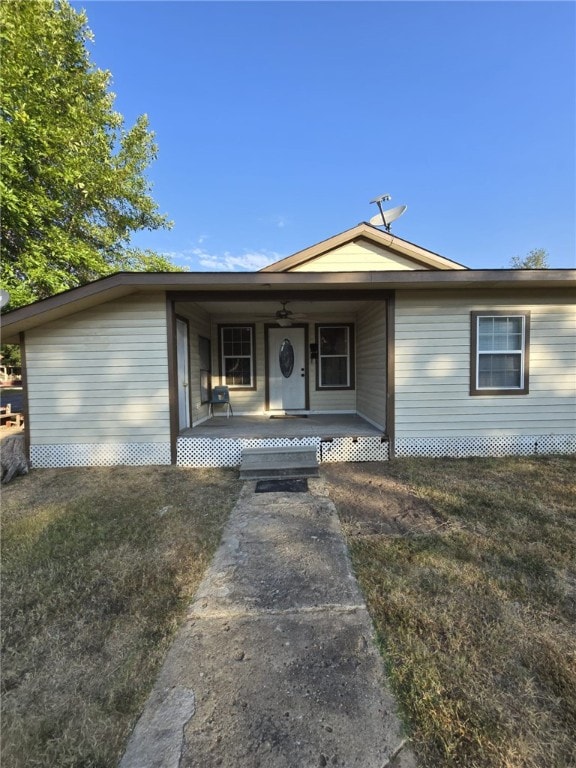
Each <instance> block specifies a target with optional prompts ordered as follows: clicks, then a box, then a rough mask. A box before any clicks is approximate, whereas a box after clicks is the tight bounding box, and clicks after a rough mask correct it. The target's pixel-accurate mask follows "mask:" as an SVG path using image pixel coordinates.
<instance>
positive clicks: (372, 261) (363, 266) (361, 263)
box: [290, 241, 428, 272]
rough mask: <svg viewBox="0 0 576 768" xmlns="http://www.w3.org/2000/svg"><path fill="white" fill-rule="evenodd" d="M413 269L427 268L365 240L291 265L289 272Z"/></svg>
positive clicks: (347, 244)
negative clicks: (295, 265) (296, 264)
mask: <svg viewBox="0 0 576 768" xmlns="http://www.w3.org/2000/svg"><path fill="white" fill-rule="evenodd" d="M414 269H428V267H426V266H423V265H421V264H419V263H417V262H415V261H411V260H410V259H406V258H403V257H402V256H398V255H397V254H395V253H393V252H392V251H389V250H388V249H386V248H382V247H379V246H377V245H372V244H370V243H368V242H366V241H357V242H352V243H346V245H342V246H340V247H339V248H335V249H334V250H333V251H329V252H328V253H324V254H322V256H318V257H317V258H315V259H311V260H310V261H306V262H305V263H304V264H300V265H298V266H297V267H293V268H292V269H291V270H290V272H371V271H382V270H398V271H407V270H414Z"/></svg>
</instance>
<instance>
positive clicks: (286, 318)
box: [276, 301, 294, 328]
mask: <svg viewBox="0 0 576 768" xmlns="http://www.w3.org/2000/svg"><path fill="white" fill-rule="evenodd" d="M289 303H290V302H288V301H281V302H280V304H282V309H279V310H277V312H276V322H277V323H278V325H279V326H281V327H282V328H288V327H289V326H290V325H292V317H293V315H294V312H292V310H291V309H286V304H289Z"/></svg>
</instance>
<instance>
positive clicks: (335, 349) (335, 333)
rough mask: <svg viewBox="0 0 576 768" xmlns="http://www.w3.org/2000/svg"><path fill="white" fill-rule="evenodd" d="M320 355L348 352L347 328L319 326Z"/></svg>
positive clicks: (344, 353) (345, 353)
mask: <svg viewBox="0 0 576 768" xmlns="http://www.w3.org/2000/svg"><path fill="white" fill-rule="evenodd" d="M320 354H321V355H347V354H348V328H320Z"/></svg>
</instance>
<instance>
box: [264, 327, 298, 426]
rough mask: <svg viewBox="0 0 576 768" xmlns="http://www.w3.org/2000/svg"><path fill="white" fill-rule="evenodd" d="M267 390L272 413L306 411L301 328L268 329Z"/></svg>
mask: <svg viewBox="0 0 576 768" xmlns="http://www.w3.org/2000/svg"><path fill="white" fill-rule="evenodd" d="M268 391H269V397H270V402H269V408H270V410H271V411H290V410H298V411H300V410H304V409H305V408H306V347H305V329H304V328H269V329H268Z"/></svg>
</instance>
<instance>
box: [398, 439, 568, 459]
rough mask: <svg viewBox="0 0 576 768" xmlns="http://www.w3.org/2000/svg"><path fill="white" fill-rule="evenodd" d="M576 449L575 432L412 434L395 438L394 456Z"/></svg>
mask: <svg viewBox="0 0 576 768" xmlns="http://www.w3.org/2000/svg"><path fill="white" fill-rule="evenodd" d="M550 453H563V454H569V453H576V435H524V436H522V437H519V436H515V435H510V436H500V437H413V438H397V439H396V456H398V457H400V456H430V457H434V458H444V457H446V458H455V459H460V458H466V457H468V456H532V455H538V454H550Z"/></svg>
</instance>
